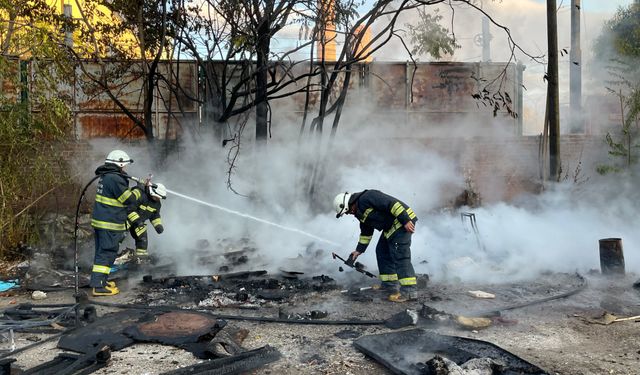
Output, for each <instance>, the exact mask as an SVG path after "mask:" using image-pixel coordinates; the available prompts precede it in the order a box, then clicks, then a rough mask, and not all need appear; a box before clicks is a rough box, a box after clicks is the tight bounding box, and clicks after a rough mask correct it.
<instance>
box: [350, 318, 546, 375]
mask: <svg viewBox="0 0 640 375" xmlns="http://www.w3.org/2000/svg"><path fill="white" fill-rule="evenodd" d="M354 345H355V346H356V348H358V350H360V351H362V352H363V353H364V354H366V355H367V356H370V357H371V358H373V359H375V360H376V361H378V362H380V363H381V364H382V365H384V366H385V367H387V368H388V369H389V370H391V371H392V372H393V373H394V374H406V375H419V374H465V372H461V373H456V372H453V371H452V372H448V371H449V369H452V370H454V369H457V366H462V365H463V364H465V363H467V362H469V361H471V360H474V359H476V361H473V362H470V363H469V364H468V365H467V366H466V368H464V369H463V370H465V371H471V370H472V368H473V369H476V370H480V369H482V371H485V370H487V366H488V367H489V368H491V369H493V368H494V366H499V372H498V373H514V374H518V373H525V374H536V375H546V374H548V372H546V371H544V370H542V369H541V368H539V367H537V366H535V365H533V364H531V363H529V362H527V361H525V360H523V359H522V358H520V357H517V356H516V355H514V354H512V353H510V352H508V351H506V350H504V349H502V348H500V347H498V346H496V345H494V344H491V343H489V342H486V341H480V340H474V339H470V338H465V337H458V336H447V335H440V334H438V333H435V332H432V331H426V330H424V329H419V328H418V329H413V330H407V331H396V332H392V333H383V334H376V335H366V336H362V337H360V338H358V339H357V340H355V341H354ZM407 353H412V354H411V355H407ZM436 356H437V357H439V358H440V359H436ZM487 359H489V360H490V361H491V362H488V361H487ZM452 363H454V364H456V365H457V366H456V367H453V365H452ZM476 370H473V371H476ZM433 371H435V372H433ZM438 371H439V372H438ZM471 373H473V374H476V373H474V372H467V374H471ZM489 373H492V372H489Z"/></svg>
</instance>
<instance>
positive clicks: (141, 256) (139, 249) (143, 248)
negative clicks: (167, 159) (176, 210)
mask: <svg viewBox="0 0 640 375" xmlns="http://www.w3.org/2000/svg"><path fill="white" fill-rule="evenodd" d="M131 192H132V193H133V195H134V196H135V197H136V204H135V206H134V207H133V209H130V210H129V214H128V215H127V221H128V222H129V233H131V237H133V239H134V240H135V242H136V258H137V259H138V260H139V261H140V262H141V263H145V262H146V261H148V259H149V252H148V251H147V248H148V246H149V241H148V239H147V225H146V221H147V220H149V221H150V222H151V225H153V228H154V229H155V230H156V233H158V234H160V233H162V232H163V231H164V227H163V226H162V218H161V217H160V208H161V207H162V203H161V200H162V199H166V198H167V189H166V188H165V186H164V185H163V184H159V183H157V184H148V185H147V186H144V185H138V186H136V187H134V188H133V189H131Z"/></svg>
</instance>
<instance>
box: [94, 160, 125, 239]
mask: <svg viewBox="0 0 640 375" xmlns="http://www.w3.org/2000/svg"><path fill="white" fill-rule="evenodd" d="M96 175H100V176H101V177H100V179H99V180H98V188H97V190H96V202H95V203H94V205H93V216H92V217H91V226H92V227H94V228H96V229H106V230H111V231H117V232H121V231H125V230H126V229H127V228H126V226H125V222H126V220H127V206H128V205H132V204H133V203H134V202H135V198H134V197H133V196H132V195H131V191H130V190H129V181H128V180H127V178H126V174H125V173H124V172H122V171H121V170H120V168H119V167H118V166H117V165H115V164H107V163H105V164H104V165H101V166H100V167H98V168H97V169H96Z"/></svg>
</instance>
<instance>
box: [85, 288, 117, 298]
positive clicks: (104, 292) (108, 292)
mask: <svg viewBox="0 0 640 375" xmlns="http://www.w3.org/2000/svg"><path fill="white" fill-rule="evenodd" d="M118 293H120V291H119V290H118V288H113V289H111V288H109V287H108V286H103V287H100V288H93V290H92V291H91V295H92V296H94V297H102V296H115V295H116V294H118Z"/></svg>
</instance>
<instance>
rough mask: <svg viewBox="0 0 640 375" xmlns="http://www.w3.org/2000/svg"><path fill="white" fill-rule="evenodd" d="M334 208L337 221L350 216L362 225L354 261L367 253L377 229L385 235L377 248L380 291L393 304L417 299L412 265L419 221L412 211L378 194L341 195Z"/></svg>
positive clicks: (375, 191)
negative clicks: (414, 234) (413, 236)
mask: <svg viewBox="0 0 640 375" xmlns="http://www.w3.org/2000/svg"><path fill="white" fill-rule="evenodd" d="M333 205H334V207H335V210H336V213H337V214H336V218H339V217H341V216H342V215H344V214H348V215H354V216H355V217H356V218H357V219H358V220H359V221H360V239H359V240H358V245H357V246H356V250H355V251H354V252H352V253H351V256H350V257H351V259H353V260H354V261H355V259H356V258H357V257H358V256H360V254H362V253H364V252H365V250H366V249H367V246H369V242H371V238H372V237H373V232H374V229H377V230H379V231H382V234H381V235H380V239H379V240H378V245H377V246H376V259H377V261H378V271H379V272H380V281H381V287H382V288H383V290H385V291H388V292H389V300H390V301H392V302H406V301H409V300H415V299H417V298H418V291H417V288H416V274H415V271H414V269H413V265H412V264H411V235H412V234H413V233H414V232H415V223H416V221H418V218H417V216H416V214H415V213H414V212H413V210H412V209H411V208H409V206H407V205H406V204H404V203H403V202H402V201H400V200H399V199H396V198H394V197H392V196H390V195H387V194H385V193H383V192H381V191H378V190H365V191H362V192H359V193H354V194H349V193H341V194H338V195H337V196H336V197H335V199H334V201H333ZM398 284H400V288H399V291H398Z"/></svg>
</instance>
